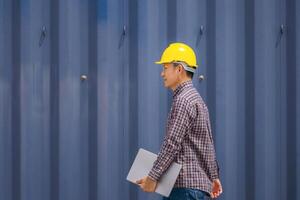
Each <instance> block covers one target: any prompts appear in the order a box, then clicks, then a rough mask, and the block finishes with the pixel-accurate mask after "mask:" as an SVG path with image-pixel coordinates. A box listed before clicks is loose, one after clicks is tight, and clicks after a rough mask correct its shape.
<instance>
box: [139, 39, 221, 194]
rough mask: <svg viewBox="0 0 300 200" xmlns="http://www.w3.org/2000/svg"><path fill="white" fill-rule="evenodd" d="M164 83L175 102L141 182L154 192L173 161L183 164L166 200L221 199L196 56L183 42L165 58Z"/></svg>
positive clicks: (145, 187) (144, 188)
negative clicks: (197, 81) (195, 78)
mask: <svg viewBox="0 0 300 200" xmlns="http://www.w3.org/2000/svg"><path fill="white" fill-rule="evenodd" d="M156 63H157V64H162V65H163V71H162V72H161V76H162V78H163V80H164V86H165V87H166V88H169V89H171V90H172V91H173V102H172V107H171V111H170V113H169V116H168V121H167V133H166V135H165V138H164V141H163V144H162V147H161V149H160V152H159V154H158V157H157V160H156V161H155V162H154V165H153V168H152V170H151V171H150V173H149V174H148V176H147V177H145V178H143V179H141V180H139V181H137V184H138V185H139V186H140V187H141V188H142V189H143V190H144V191H145V192H154V191H155V188H156V186H157V182H158V181H159V179H160V177H161V176H162V175H163V173H164V172H165V171H166V170H167V169H168V168H169V166H170V164H171V163H172V162H177V163H179V164H181V165H182V169H181V171H180V173H179V176H178V178H177V180H176V183H175V186H174V188H173V190H172V192H171V194H170V196H169V198H164V199H165V200H179V199H180V200H190V199H195V200H196V199H197V200H198V199H205V197H206V196H210V197H212V198H217V197H218V196H219V195H220V194H221V193H222V186H221V182H220V180H219V167H218V163H217V161H216V156H215V150H214V144H213V139H212V134H211V127H210V121H209V114H208V109H207V107H206V105H205V103H204V102H203V100H202V98H201V96H200V95H199V93H198V92H197V90H196V89H195V88H194V87H193V84H192V77H193V74H194V72H195V70H196V68H197V64H196V55H195V53H194V51H193V49H192V48H191V47H189V46H188V45H186V44H183V43H172V44H170V45H169V47H167V48H166V49H165V51H164V52H163V54H162V57H161V60H160V61H158V62H156Z"/></svg>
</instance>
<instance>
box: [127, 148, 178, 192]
mask: <svg viewBox="0 0 300 200" xmlns="http://www.w3.org/2000/svg"><path fill="white" fill-rule="evenodd" d="M156 158H157V155H156V154H154V153H151V152H150V151H147V150H145V149H139V151H138V154H137V156H136V157H135V160H134V162H133V164H132V166H131V169H130V171H129V173H128V175H127V180H128V181H130V182H132V183H136V181H137V180H140V179H142V178H144V177H145V176H147V175H148V173H149V172H150V170H151V169H152V166H153V163H154V162H155V160H156ZM180 170H181V165H180V164H177V163H175V162H173V163H172V164H171V166H170V167H169V169H168V170H167V171H166V172H165V173H164V174H163V176H162V177H161V179H160V180H159V182H158V184H157V187H156V190H155V192H156V193H158V194H161V195H163V196H165V197H168V196H169V195H170V193H171V191H172V189H173V186H174V184H175V182H176V179H177V176H178V174H179V172H180Z"/></svg>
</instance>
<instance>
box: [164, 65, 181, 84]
mask: <svg viewBox="0 0 300 200" xmlns="http://www.w3.org/2000/svg"><path fill="white" fill-rule="evenodd" d="M160 75H161V77H162V78H163V80H164V85H165V87H166V88H170V89H172V90H174V89H175V88H176V87H177V84H178V82H179V71H178V69H177V67H174V66H173V64H172V63H167V64H164V65H163V70H162V72H161V74H160Z"/></svg>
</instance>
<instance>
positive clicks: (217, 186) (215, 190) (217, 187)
mask: <svg viewBox="0 0 300 200" xmlns="http://www.w3.org/2000/svg"><path fill="white" fill-rule="evenodd" d="M222 192H223V189H222V185H221V182H220V180H219V179H215V180H214V181H213V183H212V191H211V193H210V197H211V198H217V197H218V196H220V194H222Z"/></svg>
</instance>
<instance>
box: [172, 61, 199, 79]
mask: <svg viewBox="0 0 300 200" xmlns="http://www.w3.org/2000/svg"><path fill="white" fill-rule="evenodd" d="M179 65H181V64H180V63H173V66H174V67H177V66H179ZM192 68H193V67H192ZM183 69H184V68H183ZM184 71H185V73H186V75H187V76H188V77H189V78H191V79H193V76H194V73H193V72H190V71H187V70H185V69H184Z"/></svg>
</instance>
